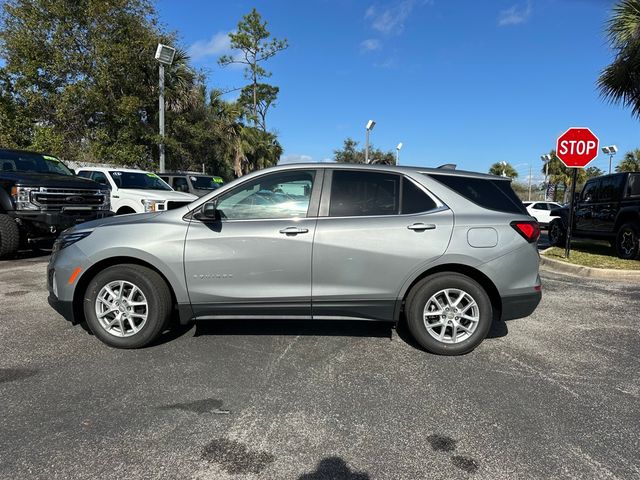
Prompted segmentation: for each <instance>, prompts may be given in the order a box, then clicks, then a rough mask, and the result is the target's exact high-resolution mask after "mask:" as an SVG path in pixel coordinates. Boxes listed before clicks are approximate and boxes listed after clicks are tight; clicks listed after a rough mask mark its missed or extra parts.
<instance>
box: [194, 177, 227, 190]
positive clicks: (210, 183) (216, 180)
mask: <svg viewBox="0 0 640 480" xmlns="http://www.w3.org/2000/svg"><path fill="white" fill-rule="evenodd" d="M189 178H190V179H191V185H193V188H196V189H198V190H215V189H216V188H220V187H221V186H222V185H223V184H224V182H223V181H222V179H221V178H220V177H205V176H204V175H197V176H196V175H193V176H190V177H189Z"/></svg>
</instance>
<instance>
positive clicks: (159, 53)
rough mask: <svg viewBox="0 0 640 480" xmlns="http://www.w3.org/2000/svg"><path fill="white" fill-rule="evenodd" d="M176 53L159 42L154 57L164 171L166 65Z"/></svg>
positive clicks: (162, 166)
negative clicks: (156, 64)
mask: <svg viewBox="0 0 640 480" xmlns="http://www.w3.org/2000/svg"><path fill="white" fill-rule="evenodd" d="M175 55H176V49H175V48H173V47H169V46H167V45H163V44H162V43H159V44H158V48H157V49H156V54H155V56H154V58H155V59H156V60H157V61H158V73H159V75H158V77H159V80H158V82H159V87H160V88H159V90H160V96H159V99H158V106H159V110H160V114H159V115H158V118H159V120H158V122H159V123H160V126H159V127H160V144H159V145H158V147H159V150H160V162H159V163H160V171H161V172H164V170H165V168H164V66H165V65H171V64H172V63H173V58H174V57H175Z"/></svg>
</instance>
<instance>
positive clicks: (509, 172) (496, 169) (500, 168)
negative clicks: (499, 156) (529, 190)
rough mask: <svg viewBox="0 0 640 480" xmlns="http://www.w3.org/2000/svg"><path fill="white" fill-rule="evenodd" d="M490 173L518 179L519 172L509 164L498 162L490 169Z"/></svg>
mask: <svg viewBox="0 0 640 480" xmlns="http://www.w3.org/2000/svg"><path fill="white" fill-rule="evenodd" d="M489 173H490V174H492V175H500V176H501V177H502V176H504V177H509V178H518V172H517V171H516V169H515V168H513V166H512V165H511V164H510V163H509V162H496V163H494V164H493V165H491V166H490V167H489Z"/></svg>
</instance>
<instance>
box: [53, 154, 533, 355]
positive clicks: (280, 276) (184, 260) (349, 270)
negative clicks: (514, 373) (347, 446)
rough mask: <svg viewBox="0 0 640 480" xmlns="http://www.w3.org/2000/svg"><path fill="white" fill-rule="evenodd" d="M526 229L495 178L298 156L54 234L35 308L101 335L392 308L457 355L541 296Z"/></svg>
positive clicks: (433, 344)
mask: <svg viewBox="0 0 640 480" xmlns="http://www.w3.org/2000/svg"><path fill="white" fill-rule="evenodd" d="M539 232H540V230H539V228H538V224H537V223H536V222H535V220H534V219H533V218H532V217H530V216H529V215H528V214H527V211H526V210H525V208H524V207H523V205H522V203H521V202H520V200H518V198H517V197H516V195H515V194H514V193H513V191H512V189H511V186H510V183H509V181H508V180H506V179H503V178H501V177H495V176H490V175H483V174H477V173H470V172H461V171H454V170H440V169H426V168H415V167H389V166H363V165H336V164H325V165H319V164H310V165H305V164H301V165H287V166H281V167H275V168H271V169H266V170H262V171H258V172H254V173H252V174H250V175H247V176H245V177H242V178H241V179H239V180H236V181H234V182H231V183H229V184H227V185H225V186H223V187H221V188H219V189H217V190H216V191H214V192H212V193H210V194H209V195H207V196H205V197H202V198H200V199H198V200H196V201H194V202H193V203H192V204H190V205H188V206H186V207H182V208H180V209H176V210H172V211H167V212H161V213H148V214H141V215H133V216H124V217H112V218H109V219H104V220H98V221H93V222H88V223H84V224H82V225H79V226H77V227H74V228H72V229H70V230H67V231H65V232H64V233H63V235H61V237H60V238H59V240H58V241H57V242H56V244H55V247H54V252H53V254H52V256H51V260H50V263H49V268H48V279H49V291H50V296H49V302H50V304H51V305H52V306H53V307H54V308H55V309H56V310H57V311H58V312H60V313H61V314H62V315H63V316H64V317H65V318H67V319H68V320H71V321H72V322H74V323H78V322H81V321H85V320H86V322H87V324H88V326H89V328H90V329H91V331H92V332H93V333H94V334H95V336H96V337H98V338H99V339H100V340H102V341H103V342H105V343H107V344H109V345H111V346H114V347H119V348H136V347H142V346H145V345H148V344H149V343H151V342H153V340H154V339H155V338H156V337H158V335H159V334H160V333H161V332H163V331H164V330H165V329H166V328H167V327H168V326H169V322H170V319H171V318H172V316H173V315H175V316H176V317H177V318H178V319H179V321H180V322H181V323H188V322H190V321H191V320H194V319H197V320H233V319H247V318H286V319H291V320H305V319H316V320H317V319H320V320H351V319H358V320H378V321H384V322H398V321H400V319H401V318H406V322H407V324H408V327H409V329H410V331H411V333H412V334H413V336H414V337H415V339H416V340H417V341H418V342H419V343H420V345H422V346H423V347H424V348H425V349H426V350H428V351H430V352H434V353H438V354H444V355H458V354H463V353H466V352H469V351H471V350H473V349H474V348H475V347H476V346H477V345H478V344H480V342H482V340H483V339H484V338H485V336H486V335H487V332H488V331H489V328H490V327H491V323H492V321H493V320H494V318H495V319H500V318H501V319H505V320H506V319H512V318H520V317H525V316H527V315H529V314H530V313H531V312H533V310H534V309H535V308H536V306H537V305H538V303H539V302H540V298H541V285H540V277H539V276H538V262H539V256H538V252H537V249H536V240H537V239H538V236H539Z"/></svg>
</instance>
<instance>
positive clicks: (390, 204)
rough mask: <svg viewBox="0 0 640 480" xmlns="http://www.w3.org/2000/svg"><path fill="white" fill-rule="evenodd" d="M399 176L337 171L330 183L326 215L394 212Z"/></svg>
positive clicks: (350, 215) (398, 198)
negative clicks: (329, 198) (329, 200)
mask: <svg viewBox="0 0 640 480" xmlns="http://www.w3.org/2000/svg"><path fill="white" fill-rule="evenodd" d="M399 186H400V177H399V176H398V175H395V174H392V173H377V172H363V171H348V170H336V171H334V172H333V182H332V184H331V202H330V205H329V215H330V216H332V217H353V216H369V215H396V214H397V213H398V211H399V203H400V202H399V200H400V192H399V191H400V188H399Z"/></svg>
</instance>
